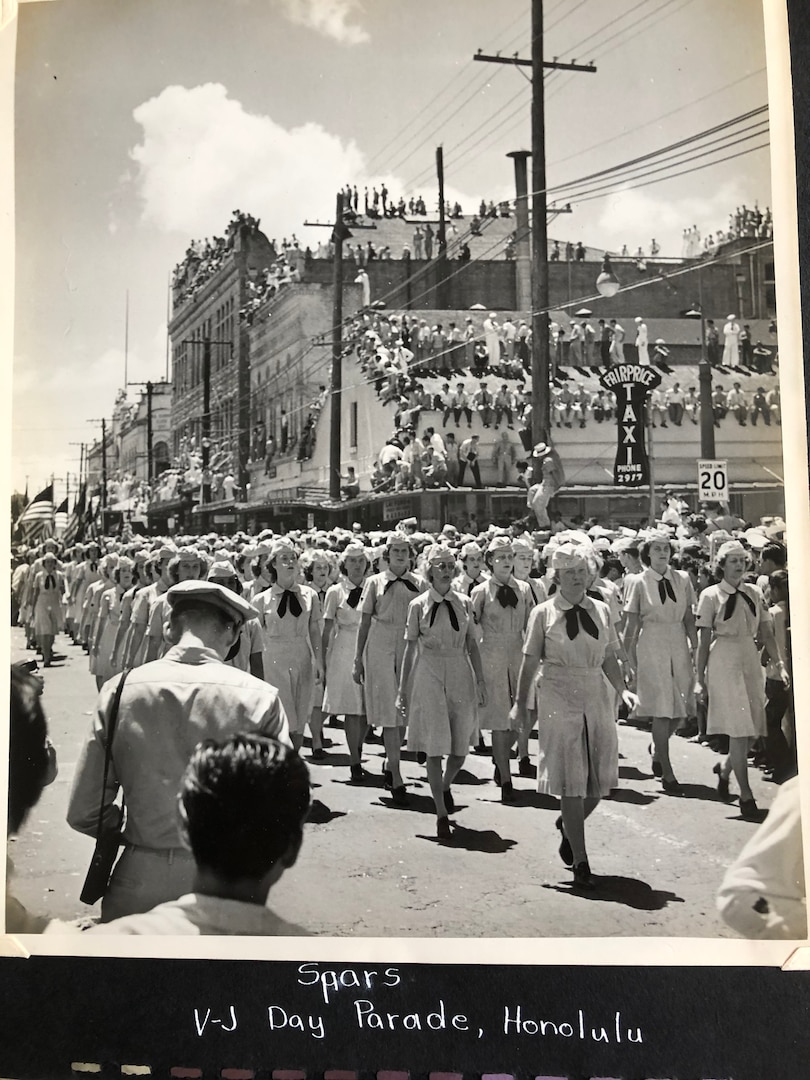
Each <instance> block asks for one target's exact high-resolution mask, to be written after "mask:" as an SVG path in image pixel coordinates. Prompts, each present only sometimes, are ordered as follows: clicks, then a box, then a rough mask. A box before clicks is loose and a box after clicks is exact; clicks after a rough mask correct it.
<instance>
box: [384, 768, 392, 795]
mask: <svg viewBox="0 0 810 1080" xmlns="http://www.w3.org/2000/svg"><path fill="white" fill-rule="evenodd" d="M383 787H384V788H385V790H386V791H393V789H394V774H393V773H392V772H391V770H390V769H383Z"/></svg>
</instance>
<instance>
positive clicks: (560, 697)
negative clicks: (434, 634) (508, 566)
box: [512, 543, 638, 888]
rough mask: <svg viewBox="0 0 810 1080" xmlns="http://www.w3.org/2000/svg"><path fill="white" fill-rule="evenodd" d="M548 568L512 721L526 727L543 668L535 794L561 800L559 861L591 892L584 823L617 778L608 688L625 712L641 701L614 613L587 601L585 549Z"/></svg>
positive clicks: (568, 552)
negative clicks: (550, 590)
mask: <svg viewBox="0 0 810 1080" xmlns="http://www.w3.org/2000/svg"><path fill="white" fill-rule="evenodd" d="M551 569H552V571H553V580H554V581H555V582H556V584H557V589H556V591H555V592H554V595H553V596H552V597H551V599H550V600H547V601H546V602H545V603H543V604H539V605H538V606H537V607H536V608H535V609H534V610H533V611H532V613H531V615H530V617H529V625H528V628H527V630H526V641H525V643H524V645H523V663H522V665H521V668H520V676H519V678H518V689H517V699H516V702H515V705H514V708H513V710H512V714H513V715H512V718H513V722H514V723H515V726H517V725H518V724H523V723H525V722H526V712H527V699H528V696H529V692H530V689H531V687H532V684H533V683H534V681H535V678H536V676H537V673H538V670H540V671H541V674H542V677H541V679H540V683H539V684H538V687H537V721H538V723H537V726H538V747H539V752H538V765H537V788H538V791H540V792H543V793H544V794H546V795H556V796H557V797H558V798H559V799H560V807H561V814H560V817H559V818H557V822H556V824H557V828H558V829H559V830H560V833H561V835H562V842H561V843H560V857H561V859H562V860H563V862H564V863H565V864H566V865H567V866H573V870H574V884H575V885H578V886H581V887H584V888H590V887H592V885H593V879H592V878H591V871H590V866H589V864H588V855H587V851H586V849H585V819H586V818H587V817H588V816H589V815H590V814H592V813H593V811H594V810H595V809H596V807H597V805H598V804H599V800H600V799H602V798H603V797H604V796H606V795H609V794H610V792H611V790H612V789H613V788H614V787H616V786H617V784H618V780H619V746H618V739H617V737H616V723H615V708H614V699H613V696H612V694H611V693H610V689H609V686H608V683H610V685H611V686H612V687H613V689H614V690H615V691H616V693H617V694H619V695H621V697H622V699H623V700H624V702H625V704H626V705H627V706H628V708H630V709H633V708H635V706H636V702H637V700H638V699H637V698H636V696H635V694H631V693H630V692H629V691H628V690H625V687H624V679H623V677H622V672H621V668H620V667H619V661H618V655H617V653H618V648H619V643H618V640H617V638H616V633H615V629H614V626H613V623H612V622H611V618H610V610H609V608H608V606H607V604H605V603H603V602H602V601H601V600H595V599H593V598H592V597H590V596H587V595H586V587H587V582H588V575H589V572H590V569H589V552H588V549H587V548H586V547H585V546H583V545H577V544H570V543H569V544H562V545H560V546H559V547H557V548H556V549H555V550H554V551H553V552H552V555H551ZM605 676H607V681H606V680H605Z"/></svg>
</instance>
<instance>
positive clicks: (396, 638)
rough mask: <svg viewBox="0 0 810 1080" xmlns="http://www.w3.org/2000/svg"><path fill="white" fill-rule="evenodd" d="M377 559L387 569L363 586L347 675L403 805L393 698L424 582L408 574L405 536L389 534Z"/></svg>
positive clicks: (401, 721)
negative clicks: (361, 696)
mask: <svg viewBox="0 0 810 1080" xmlns="http://www.w3.org/2000/svg"><path fill="white" fill-rule="evenodd" d="M383 559H384V560H385V561H386V562H387V563H388V569H387V570H383V572H382V573H380V574H372V576H371V577H370V578H368V579H367V580H366V583H365V585H364V586H363V596H362V598H361V600H360V613H361V619H360V629H359V631H358V633H357V648H356V652H355V654H354V666H353V669H352V677H353V678H354V681H355V682H357V683H362V685H363V690H364V693H365V701H366V716H367V718H368V722H369V724H370V725H371V726H372V727H381V728H382V733H383V742H384V744H385V766H384V770H383V771H384V775H385V786H386V787H387V788H390V789H391V797H392V799H393V801H394V804H395V805H396V806H407V805H408V793H407V792H406V790H405V784H404V782H403V779H402V773H401V771H400V767H399V763H400V754H401V750H402V743H403V740H404V738H405V716H404V715H403V714H402V713H401V712H400V711H399V710H398V709H397V707H396V699H397V687H398V685H399V681H400V672H401V670H402V657H403V656H404V655H405V625H406V623H407V620H408V605H409V604H410V602H411V600H413V599H414V597H415V596H417V595H418V594H419V593H420V592H423V591H424V588H425V585H424V582H423V581H422V580H421V578H418V577H416V575H415V574H413V573H411V565H412V563H413V559H414V553H413V550H412V548H411V545H410V543H409V541H408V539H407V537H406V536H403V535H399V534H396V533H394V534H393V535H392V536H390V538H389V540H388V543H387V544H386V546H385V548H384V549H383ZM454 569H455V564H454Z"/></svg>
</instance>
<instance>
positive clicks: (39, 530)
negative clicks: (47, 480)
mask: <svg viewBox="0 0 810 1080" xmlns="http://www.w3.org/2000/svg"><path fill="white" fill-rule="evenodd" d="M16 528H17V529H18V530H20V532H22V536H23V540H24V541H25V543H26V544H28V543H31V541H32V540H44V539H45V538H46V537H48V536H53V484H48V486H47V487H45V488H43V489H42V491H40V493H39V494H38V495H35V496H34V498H33V499H32V500H31V502H30V503H29V504H28V506H26V508H25V509H24V510H23V512H22V513H21V514H20V516H19V518H18V519H17V525H16Z"/></svg>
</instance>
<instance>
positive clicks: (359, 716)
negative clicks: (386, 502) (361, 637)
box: [323, 543, 369, 784]
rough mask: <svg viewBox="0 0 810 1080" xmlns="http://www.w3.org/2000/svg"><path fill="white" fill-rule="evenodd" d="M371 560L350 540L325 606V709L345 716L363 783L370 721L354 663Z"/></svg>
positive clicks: (354, 766)
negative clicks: (364, 756) (354, 671)
mask: <svg viewBox="0 0 810 1080" xmlns="http://www.w3.org/2000/svg"><path fill="white" fill-rule="evenodd" d="M368 567H369V561H368V556H367V555H366V549H365V548H364V547H363V545H362V544H357V543H353V544H349V545H348V547H346V548H344V551H343V555H342V556H341V560H340V570H341V575H342V576H341V578H340V580H339V581H336V582H335V584H334V585H330V587H329V588H328V589H327V590H326V600H325V602H324V609H323V655H324V658H325V661H324V662H325V666H326V690H325V691H324V697H323V711H324V712H325V713H327V714H328V713H334V714H336V715H339V716H343V717H344V724H345V731H346V745H347V746H348V748H349V759H350V765H349V771H350V776H351V780H352V782H353V783H356V784H362V783H363V781H364V780H365V778H366V776H367V774H366V773H365V772H364V771H363V760H362V750H363V739H364V738H365V735H366V731H367V729H368V724H367V722H366V703H365V701H364V700H363V687H362V686H361V685H360V684H359V683H356V682H355V681H354V679H353V678H352V664H353V662H354V654H355V650H356V648H357V633H358V631H359V629H360V619H361V612H360V597H361V596H362V593H363V582H364V581H365V579H366V573H367V571H368Z"/></svg>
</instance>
